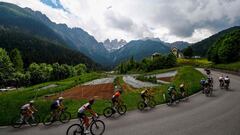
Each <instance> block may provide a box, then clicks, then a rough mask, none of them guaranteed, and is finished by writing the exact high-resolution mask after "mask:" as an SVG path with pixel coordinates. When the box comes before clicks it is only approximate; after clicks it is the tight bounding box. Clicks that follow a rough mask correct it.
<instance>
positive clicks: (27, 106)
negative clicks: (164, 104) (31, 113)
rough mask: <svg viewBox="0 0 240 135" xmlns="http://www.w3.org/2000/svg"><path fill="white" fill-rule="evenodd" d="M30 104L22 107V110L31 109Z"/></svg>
mask: <svg viewBox="0 0 240 135" xmlns="http://www.w3.org/2000/svg"><path fill="white" fill-rule="evenodd" d="M30 108H31V107H30V104H25V105H23V106H22V107H21V109H22V110H25V109H30Z"/></svg>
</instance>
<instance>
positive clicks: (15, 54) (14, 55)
mask: <svg viewBox="0 0 240 135" xmlns="http://www.w3.org/2000/svg"><path fill="white" fill-rule="evenodd" d="M10 58H11V60H12V63H13V66H14V68H15V70H16V71H18V72H23V60H22V56H21V53H20V51H19V50H18V49H16V48H15V49H13V50H12V51H11V52H10Z"/></svg>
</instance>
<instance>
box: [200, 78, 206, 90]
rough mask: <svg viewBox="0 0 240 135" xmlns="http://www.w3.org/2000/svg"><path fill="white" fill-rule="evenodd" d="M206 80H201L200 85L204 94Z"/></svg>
mask: <svg viewBox="0 0 240 135" xmlns="http://www.w3.org/2000/svg"><path fill="white" fill-rule="evenodd" d="M205 81H206V80H205V79H204V78H202V79H201V80H200V84H201V87H202V93H204V88H205Z"/></svg>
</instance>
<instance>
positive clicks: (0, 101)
mask: <svg viewBox="0 0 240 135" xmlns="http://www.w3.org/2000/svg"><path fill="white" fill-rule="evenodd" d="M99 77H101V75H100V74H98V73H87V74H83V75H81V76H78V77H73V78H69V79H66V80H62V81H58V82H48V83H43V84H39V85H35V86H32V87H28V88H21V89H19V90H15V91H10V92H6V93H0V125H7V124H10V120H11V118H12V117H13V116H16V115H18V113H19V109H20V107H21V106H22V105H23V104H25V103H27V102H28V101H30V100H33V99H34V100H36V105H37V108H38V110H40V111H39V114H40V115H41V116H44V115H46V113H48V112H49V107H50V104H51V102H52V101H47V100H44V99H42V96H44V95H48V94H53V93H57V92H60V91H64V90H67V89H69V88H72V87H74V86H75V85H78V84H81V83H84V82H87V81H90V80H93V79H97V78H99ZM50 84H57V85H58V86H57V87H55V88H49V89H46V90H37V89H39V88H42V87H44V86H48V85H50ZM73 102H74V101H71V100H67V101H66V105H67V106H68V105H69V107H70V110H71V111H73V110H74V109H73V107H75V106H77V105H79V104H77V103H78V102H75V103H76V104H77V105H76V104H71V103H73ZM80 103H81V102H80ZM75 109H76V108H75ZM74 111H76V110H74Z"/></svg>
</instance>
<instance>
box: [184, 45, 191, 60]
mask: <svg viewBox="0 0 240 135" xmlns="http://www.w3.org/2000/svg"><path fill="white" fill-rule="evenodd" d="M183 55H184V56H185V57H187V58H191V57H192V56H193V49H192V47H191V46H188V47H187V48H186V49H184V50H183Z"/></svg>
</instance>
